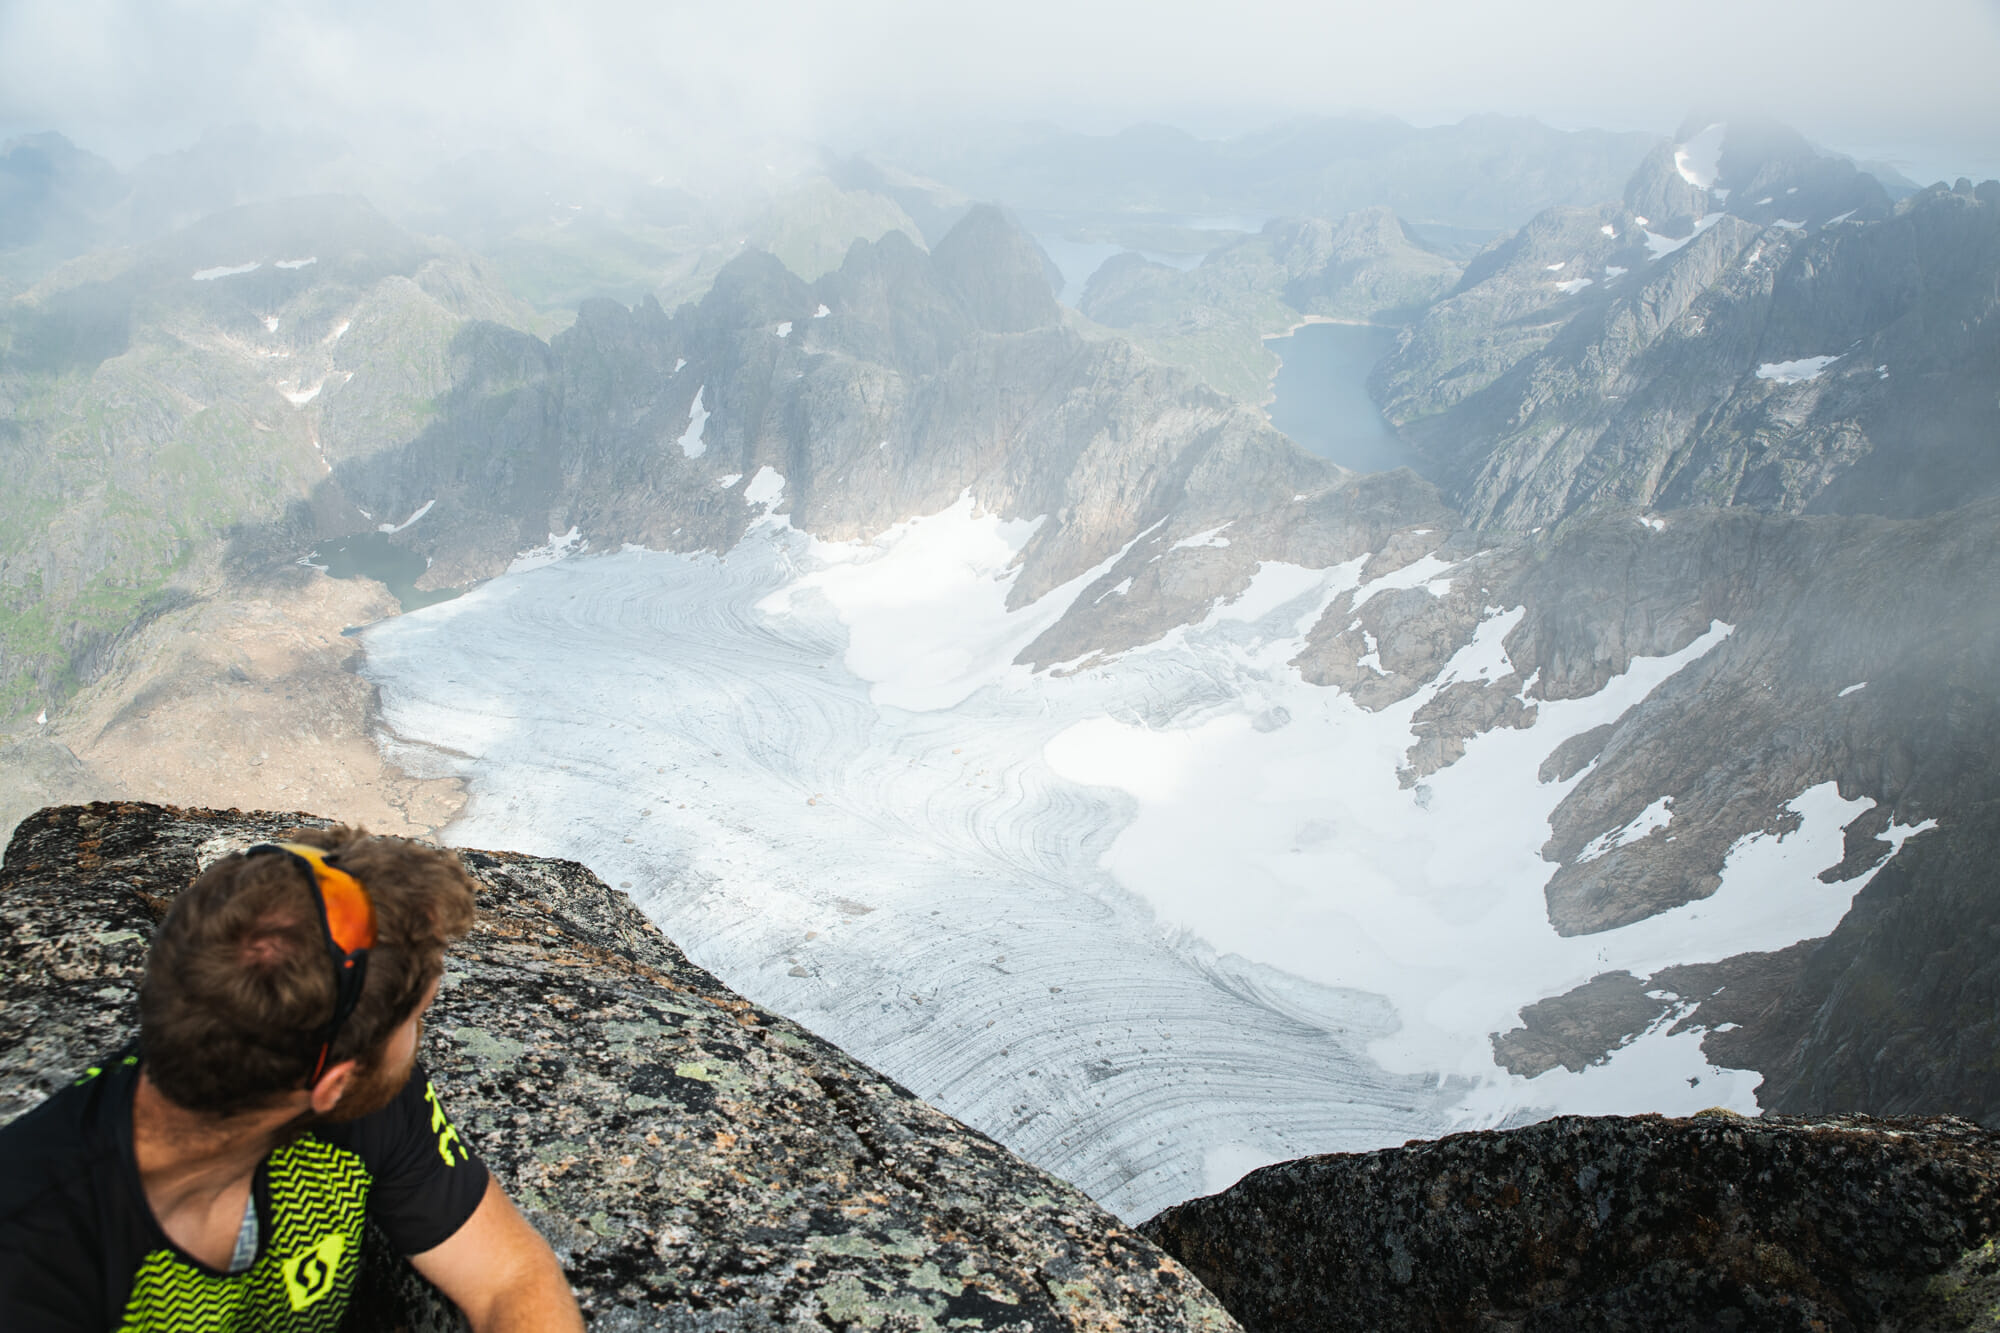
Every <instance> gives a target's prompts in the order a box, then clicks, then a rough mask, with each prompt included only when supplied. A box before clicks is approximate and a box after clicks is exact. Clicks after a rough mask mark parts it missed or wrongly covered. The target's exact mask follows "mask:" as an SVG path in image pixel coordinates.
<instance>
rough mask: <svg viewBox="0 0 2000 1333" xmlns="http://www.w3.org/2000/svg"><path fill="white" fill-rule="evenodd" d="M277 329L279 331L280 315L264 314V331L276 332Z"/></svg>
mask: <svg viewBox="0 0 2000 1333" xmlns="http://www.w3.org/2000/svg"><path fill="white" fill-rule="evenodd" d="M277 331H278V317H277V316H276V315H266V316H264V332H266V333H276V332H277Z"/></svg>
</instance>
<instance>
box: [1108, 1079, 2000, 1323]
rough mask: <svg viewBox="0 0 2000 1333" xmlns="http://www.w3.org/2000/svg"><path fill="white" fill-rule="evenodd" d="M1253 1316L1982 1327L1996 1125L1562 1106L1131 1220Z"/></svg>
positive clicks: (1245, 1185)
mask: <svg viewBox="0 0 2000 1333" xmlns="http://www.w3.org/2000/svg"><path fill="white" fill-rule="evenodd" d="M1142 1229H1143V1230H1144V1231H1145V1233H1146V1234H1147V1235H1148V1236H1151V1237H1152V1238H1153V1239H1154V1240H1156V1241H1158V1242H1159V1243H1160V1245H1161V1246H1162V1247H1163V1248H1164V1249H1166V1250H1167V1251H1168V1252H1169V1253H1171V1254H1173V1255H1175V1256H1176V1257H1177V1258H1179V1259H1180V1260H1181V1262H1183V1263H1185V1264H1187V1265H1188V1267H1189V1268H1191V1269H1192V1270H1194V1272H1195V1273H1196V1274H1197V1275H1198V1276H1200V1278H1201V1279H1202V1281H1204V1282H1205V1283H1207V1284H1208V1285H1209V1287H1210V1288H1211V1289H1212V1290H1213V1291H1215V1292H1216V1294H1217V1295H1219V1296H1220V1297H1221V1298H1222V1300H1223V1302H1224V1304H1226V1305H1228V1306H1229V1308H1230V1310H1231V1312H1232V1313H1234V1314H1235V1315H1236V1317H1237V1318H1238V1319H1240V1320H1242V1322H1243V1326H1244V1327H1245V1328H1247V1329H1252V1330H1256V1331H1258V1333H1265V1331H1266V1330H1269V1331H1271V1333H1276V1331H1277V1330H1288V1329H1297V1330H1308V1329H1310V1330H1314V1333H1332V1331H1335V1330H1347V1329H1352V1330H1356V1331H1357V1333H1359V1331H1360V1330H1376V1329H1392V1328H1440V1329H1474V1328H1478V1329H1519V1330H1523V1333H1530V1331H1536V1330H1556V1329H1573V1328H1616V1329H1623V1330H1629V1331H1630V1333H1653V1331H1654V1330H1658V1331H1659V1333H1667V1331H1669V1330H1674V1331H1676V1333H1677V1331H1678V1330H1696V1329H1736V1328H1742V1329H1753V1328H1754V1329H1769V1330H1798V1331H1799V1333H1808V1331H1809V1330H1810V1333H1847V1331H1848V1330H1863V1329H1869V1330H1883V1331H1884V1333H1887V1331H1888V1330H1899V1331H1911V1330H1918V1329H1923V1330H1936V1331H1939V1333H1941V1331H1942V1330H1947V1329H1991V1328H1994V1327H1995V1326H1996V1324H1995V1319H1996V1313H2000V1253H1996V1250H1995V1236H1996V1235H2000V1134H1994V1133H1990V1132H1987V1131H1982V1130H1980V1129H1978V1128H1976V1127H1975V1126H1973V1125H1970V1124H1967V1123H1966V1122H1964V1121H1961V1120H1949V1119H1945V1120H1868V1119H1864V1118H1858V1117H1857V1118H1841V1119H1832V1120H1799V1119H1786V1118H1776V1119H1773V1118H1766V1119H1761V1120H1745V1119H1743V1118H1741V1117H1739V1116H1734V1115H1730V1114H1728V1113H1727V1112H1712V1113H1708V1114H1704V1115H1700V1116H1696V1117H1694V1118H1692V1119H1687V1120H1663V1119H1661V1118H1660V1117H1658V1116H1641V1117H1636V1118H1631V1119H1624V1118H1608V1117H1607V1118H1603V1119H1589V1118H1583V1117H1563V1118H1561V1119H1558V1120H1552V1121H1548V1122H1545V1123H1543V1124H1540V1125H1535V1126H1533V1127H1531V1128H1527V1129H1518V1130H1510V1131H1505V1132H1492V1133H1481V1134H1460V1135H1454V1136H1453V1137H1451V1138H1446V1139H1441V1140H1438V1141H1436V1142H1432V1143H1419V1144H1410V1145H1408V1146H1406V1147H1403V1148H1395V1149H1388V1150H1385V1151H1382V1152H1375V1153H1366V1154H1355V1155H1346V1156H1330V1157H1309V1158H1305V1159H1302V1160H1300V1161H1296V1162H1286V1163H1282V1164H1280V1165H1277V1166H1272V1167H1266V1168H1264V1169H1263V1170H1261V1171H1256V1172H1252V1173H1251V1174H1250V1175H1249V1176H1246V1177H1245V1178H1244V1179H1243V1180H1241V1181H1239V1182H1238V1183H1237V1184H1236V1185H1235V1186H1233V1187H1231V1188H1230V1189H1228V1190H1226V1191H1224V1192H1223V1193H1221V1194H1217V1195H1213V1196H1211V1197H1208V1198H1203V1199H1195V1200H1191V1201H1189V1202H1188V1203H1185V1204H1181V1205H1179V1206H1178V1207H1175V1208H1170V1209H1168V1210H1166V1211H1165V1212H1163V1213H1161V1214H1160V1215H1159V1216H1158V1217H1155V1218H1154V1219H1152V1220H1151V1221H1149V1222H1147V1223H1146V1224H1145V1226H1144V1227H1143V1228H1142Z"/></svg>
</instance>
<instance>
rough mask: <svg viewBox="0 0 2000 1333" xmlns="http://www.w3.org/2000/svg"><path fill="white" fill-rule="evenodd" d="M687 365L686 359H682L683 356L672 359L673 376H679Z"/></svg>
mask: <svg viewBox="0 0 2000 1333" xmlns="http://www.w3.org/2000/svg"><path fill="white" fill-rule="evenodd" d="M687 363H688V359H687V358H686V357H684V356H681V357H675V358H674V369H673V373H674V374H676V375H678V374H680V373H681V371H682V370H683V369H685V368H686V366H687Z"/></svg>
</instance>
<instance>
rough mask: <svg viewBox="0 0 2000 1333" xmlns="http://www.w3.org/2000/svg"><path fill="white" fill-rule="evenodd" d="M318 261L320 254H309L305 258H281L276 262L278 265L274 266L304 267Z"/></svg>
mask: <svg viewBox="0 0 2000 1333" xmlns="http://www.w3.org/2000/svg"><path fill="white" fill-rule="evenodd" d="M318 262H319V256H318V255H307V256H306V257H305V258H304V259H280V260H279V261H278V262H277V264H276V265H274V267H276V268H304V267H306V265H308V264H317V263H318Z"/></svg>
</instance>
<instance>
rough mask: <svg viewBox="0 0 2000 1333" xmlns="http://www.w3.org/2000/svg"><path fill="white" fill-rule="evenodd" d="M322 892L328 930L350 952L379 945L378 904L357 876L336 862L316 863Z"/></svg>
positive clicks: (337, 942) (334, 939) (335, 941)
mask: <svg viewBox="0 0 2000 1333" xmlns="http://www.w3.org/2000/svg"><path fill="white" fill-rule="evenodd" d="M314 869H315V870H316V871H317V872H318V875H319V894H320V897H321V898H324V899H325V900H326V927H327V933H328V934H330V935H332V936H333V942H334V943H335V944H337V945H339V946H340V947H341V948H342V949H344V950H345V951H347V952H348V953H353V952H354V951H355V950H356V949H371V948H373V947H374V946H375V905H374V904H373V903H371V902H369V901H368V895H367V894H366V893H364V892H363V891H362V888H361V885H360V884H359V883H358V882H357V881H356V880H355V878H354V876H352V875H350V874H348V873H347V872H346V871H345V870H336V869H334V868H333V867H332V866H316V867H314Z"/></svg>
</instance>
